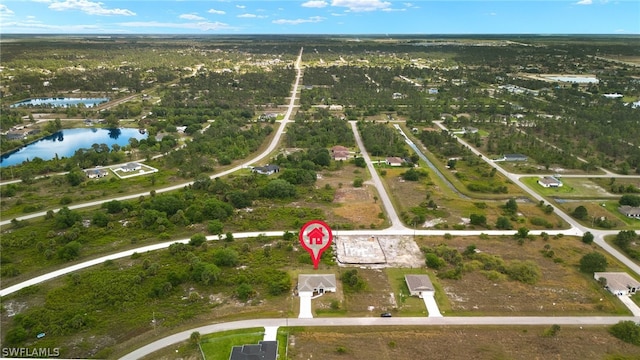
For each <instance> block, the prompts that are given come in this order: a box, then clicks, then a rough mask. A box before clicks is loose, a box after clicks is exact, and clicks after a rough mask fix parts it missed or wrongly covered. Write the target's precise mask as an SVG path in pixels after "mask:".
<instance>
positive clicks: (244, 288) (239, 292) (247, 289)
mask: <svg viewBox="0 0 640 360" xmlns="http://www.w3.org/2000/svg"><path fill="white" fill-rule="evenodd" d="M255 293H256V292H255V290H253V287H251V285H249V284H247V283H242V284H240V285H238V287H237V288H236V296H237V297H238V299H240V300H242V301H247V300H249V299H250V298H252V297H253V295H255Z"/></svg>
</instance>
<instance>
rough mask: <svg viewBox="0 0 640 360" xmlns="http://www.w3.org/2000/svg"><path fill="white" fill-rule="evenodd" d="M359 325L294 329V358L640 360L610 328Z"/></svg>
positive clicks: (637, 349) (634, 348)
mask: <svg viewBox="0 0 640 360" xmlns="http://www.w3.org/2000/svg"><path fill="white" fill-rule="evenodd" d="M548 328H549V327H534V326H529V327H524V326H515V327H412V328H407V327H384V328H382V327H357V328H345V327H341V328H294V329H292V334H291V339H292V341H293V339H294V340H295V345H291V344H290V346H289V351H288V353H289V357H288V359H291V360H307V359H311V358H312V357H313V359H315V358H321V359H326V360H333V359H336V360H337V359H353V360H359V359H362V360H370V359H376V360H396V359H429V360H438V359H443V360H450V359H482V360H484V359H487V360H489V359H522V360H530V359H605V360H614V359H616V360H631V359H638V358H639V357H640V347H637V346H634V345H630V344H627V343H624V342H622V341H620V340H618V339H616V338H614V337H613V336H611V335H609V333H608V332H607V330H606V328H605V327H589V326H586V327H568V326H562V327H561V328H560V331H558V333H557V334H556V335H555V336H544V332H545V330H547V329H548Z"/></svg>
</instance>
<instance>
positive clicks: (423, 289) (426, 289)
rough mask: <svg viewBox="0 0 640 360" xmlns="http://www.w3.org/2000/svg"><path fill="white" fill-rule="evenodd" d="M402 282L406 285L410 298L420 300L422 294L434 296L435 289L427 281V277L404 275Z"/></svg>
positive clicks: (429, 281)
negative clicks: (415, 297)
mask: <svg viewBox="0 0 640 360" xmlns="http://www.w3.org/2000/svg"><path fill="white" fill-rule="evenodd" d="M404 281H405V282H406V283H407V287H408V288H409V293H410V294H411V296H417V297H419V298H422V296H423V294H425V293H431V295H433V294H435V288H434V287H433V284H432V283H431V279H429V275H413V274H410V275H405V276H404Z"/></svg>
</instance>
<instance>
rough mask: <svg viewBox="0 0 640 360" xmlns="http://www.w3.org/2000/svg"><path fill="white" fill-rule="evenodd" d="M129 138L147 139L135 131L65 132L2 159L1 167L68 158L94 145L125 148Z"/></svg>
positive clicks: (96, 130)
mask: <svg viewBox="0 0 640 360" xmlns="http://www.w3.org/2000/svg"><path fill="white" fill-rule="evenodd" d="M130 138H136V139H138V140H140V139H146V138H147V134H140V132H139V131H138V129H124V128H123V129H96V128H78V129H65V130H61V131H58V132H57V133H55V134H53V135H50V136H47V137H45V138H42V139H40V140H38V141H36V142H33V143H31V144H29V145H27V146H25V147H23V148H21V149H19V150H16V151H14V152H11V153H8V154H5V155H2V157H1V158H0V167H6V166H11V165H17V164H21V163H22V162H23V161H26V160H27V159H28V160H33V159H34V158H36V157H39V158H40V159H42V160H51V159H54V158H55V157H56V154H57V155H58V157H59V158H62V157H71V156H73V154H74V153H75V152H76V150H78V149H89V148H91V145H93V144H107V145H108V146H109V148H111V146H112V145H113V144H118V145H120V146H125V145H128V144H129V139H130Z"/></svg>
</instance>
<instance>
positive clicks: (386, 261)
mask: <svg viewBox="0 0 640 360" xmlns="http://www.w3.org/2000/svg"><path fill="white" fill-rule="evenodd" d="M336 255H337V258H338V262H339V263H341V264H367V265H380V266H399V267H420V266H422V264H424V258H423V256H422V254H421V253H420V249H419V248H418V246H417V245H416V243H415V241H413V239H412V238H411V237H410V236H339V237H338V238H337V239H336Z"/></svg>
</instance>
